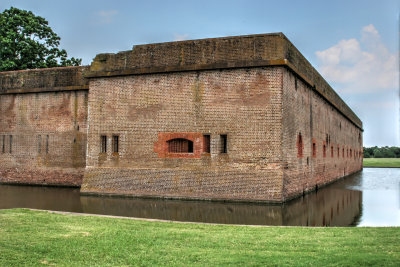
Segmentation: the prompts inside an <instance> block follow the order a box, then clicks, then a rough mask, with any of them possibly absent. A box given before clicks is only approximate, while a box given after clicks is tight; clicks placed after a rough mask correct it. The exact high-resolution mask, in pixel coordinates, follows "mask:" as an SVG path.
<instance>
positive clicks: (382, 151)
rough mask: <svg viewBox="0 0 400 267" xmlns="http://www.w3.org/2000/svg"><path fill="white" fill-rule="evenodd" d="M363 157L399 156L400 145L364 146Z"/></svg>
mask: <svg viewBox="0 0 400 267" xmlns="http://www.w3.org/2000/svg"><path fill="white" fill-rule="evenodd" d="M363 150H364V158H400V147H395V146H392V147H388V146H383V147H377V146H374V147H364V149H363Z"/></svg>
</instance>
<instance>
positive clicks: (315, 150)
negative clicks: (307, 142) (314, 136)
mask: <svg viewBox="0 0 400 267" xmlns="http://www.w3.org/2000/svg"><path fill="white" fill-rule="evenodd" d="M312 155H313V157H314V158H315V157H316V156H317V144H316V143H313V144H312Z"/></svg>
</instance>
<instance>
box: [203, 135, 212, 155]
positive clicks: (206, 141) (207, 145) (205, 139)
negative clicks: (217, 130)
mask: <svg viewBox="0 0 400 267" xmlns="http://www.w3.org/2000/svg"><path fill="white" fill-rule="evenodd" d="M210 140H211V136H210V135H209V134H205V135H203V152H205V153H211V149H210Z"/></svg>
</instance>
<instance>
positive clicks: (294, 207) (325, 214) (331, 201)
mask: <svg viewBox="0 0 400 267" xmlns="http://www.w3.org/2000/svg"><path fill="white" fill-rule="evenodd" d="M5 208H35V209H46V210H57V211H70V212H80V213H93V214H106V215H118V216H128V217H139V218H153V219H164V220H176V221H190V222H206V223H224V224H249V225H287V226H289V225H290V226H400V169H378V168H374V169H367V168H365V169H364V170H363V171H362V172H359V173H357V174H354V175H351V176H349V177H347V178H345V179H342V180H340V181H338V182H336V183H334V184H331V185H329V186H327V187H324V188H322V189H320V190H318V191H316V192H313V193H310V194H307V195H305V196H304V197H300V198H297V199H295V200H293V201H290V202H288V203H285V204H282V205H267V204H243V203H219V202H207V201H179V200H154V199H137V198H117V197H96V196H81V195H80V193H79V189H76V188H55V187H35V186H12V185H0V209H5Z"/></svg>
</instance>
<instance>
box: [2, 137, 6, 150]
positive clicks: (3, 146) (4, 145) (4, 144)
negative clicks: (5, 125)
mask: <svg viewBox="0 0 400 267" xmlns="http://www.w3.org/2000/svg"><path fill="white" fill-rule="evenodd" d="M2 139H3V145H2V148H1V152H2V153H6V136H5V135H3V136H2Z"/></svg>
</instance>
